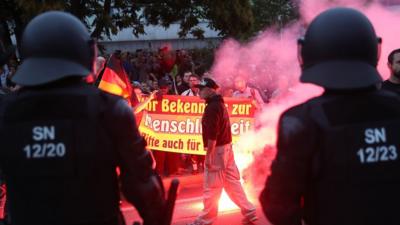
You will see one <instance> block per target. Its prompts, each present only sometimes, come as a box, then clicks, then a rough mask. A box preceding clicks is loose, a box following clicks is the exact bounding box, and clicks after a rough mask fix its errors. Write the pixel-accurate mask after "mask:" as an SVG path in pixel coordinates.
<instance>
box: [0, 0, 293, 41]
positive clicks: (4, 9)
mask: <svg viewBox="0 0 400 225" xmlns="http://www.w3.org/2000/svg"><path fill="white" fill-rule="evenodd" d="M48 10H64V11H67V12H70V13H72V14H73V15H75V16H77V17H78V18H79V19H80V20H81V21H82V22H84V23H85V25H86V26H87V27H88V28H89V29H90V31H91V35H92V37H94V38H104V37H110V36H111V35H112V34H116V33H117V32H118V31H119V30H121V29H123V28H128V27H129V28H133V35H135V36H138V35H139V34H143V33H144V26H145V25H149V24H151V25H162V26H164V27H168V26H170V25H171V24H174V23H177V24H180V31H179V36H180V37H185V36H187V35H188V34H191V35H193V36H195V37H197V38H202V37H203V35H204V31H203V30H202V29H201V27H200V26H199V25H200V24H201V23H203V22H206V23H207V24H208V26H209V27H210V28H211V29H215V30H217V31H219V32H220V35H221V36H222V37H227V36H228V37H234V38H237V39H246V38H248V37H249V36H250V35H251V34H252V33H253V32H254V31H257V30H260V29H262V28H263V27H264V26H271V25H274V24H277V21H278V22H280V23H282V24H285V23H286V22H288V21H290V20H292V19H293V18H295V17H296V10H295V7H294V6H293V4H292V3H291V1H289V0H164V1H152V0H137V1H132V0H30V1H26V0H1V1H0V31H1V32H0V34H1V40H3V42H4V43H5V44H6V45H9V44H11V39H10V36H11V35H13V34H15V35H16V39H17V44H18V43H19V40H20V37H21V34H22V31H23V29H24V27H25V26H26V25H27V23H28V22H29V21H30V20H31V19H32V18H33V17H35V16H36V15H38V14H40V13H42V12H44V11H48ZM61 30H62V28H60V31H61Z"/></svg>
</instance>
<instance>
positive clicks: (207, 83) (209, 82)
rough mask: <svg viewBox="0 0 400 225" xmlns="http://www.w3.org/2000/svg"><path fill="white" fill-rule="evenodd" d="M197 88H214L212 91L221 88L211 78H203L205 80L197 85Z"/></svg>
mask: <svg viewBox="0 0 400 225" xmlns="http://www.w3.org/2000/svg"><path fill="white" fill-rule="evenodd" d="M195 87H197V88H204V87H208V88H212V89H217V88H219V86H218V84H217V83H216V82H215V81H214V80H213V79H211V78H207V77H205V78H203V80H202V81H201V82H200V84H197V85H195Z"/></svg>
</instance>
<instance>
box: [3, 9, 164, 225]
mask: <svg viewBox="0 0 400 225" xmlns="http://www.w3.org/2000/svg"><path fill="white" fill-rule="evenodd" d="M95 50H96V45H95V42H94V41H93V40H92V39H91V37H90V34H89V33H88V30H87V29H86V27H85V26H84V25H83V24H82V23H81V22H80V21H79V20H78V19H77V18H75V17H74V16H72V15H70V14H67V13H64V12H56V11H53V12H46V13H43V14H41V15H39V16H37V17H35V18H34V19H33V20H32V21H31V22H30V23H29V24H28V25H27V27H26V29H25V31H24V34H23V36H22V47H21V51H22V57H23V62H22V65H21V66H20V67H19V69H18V71H17V73H16V75H15V76H14V77H13V81H14V82H15V83H17V84H19V85H22V86H23V87H24V88H23V89H22V90H21V91H20V93H18V94H10V96H8V97H7V98H6V99H5V101H4V102H3V103H2V105H1V106H0V141H1V149H0V168H1V170H3V172H4V174H5V177H6V182H7V185H8V196H7V197H8V200H9V203H10V205H9V207H10V209H9V211H10V215H11V222H12V224H14V225H21V224H23V225H30V224H41V225H49V224H52V225H54V224H102V225H103V224H104V225H106V224H107V225H116V224H119V218H118V215H120V211H119V200H120V196H119V185H118V180H119V178H120V182H121V188H122V191H123V194H124V196H125V197H126V199H127V200H128V201H129V202H130V203H132V204H133V205H134V206H135V207H136V209H137V210H138V211H139V214H140V215H141V217H142V218H143V220H144V224H149V225H150V224H157V225H158V224H161V222H160V221H161V219H162V216H161V214H162V213H163V209H164V205H165V201H164V192H163V186H162V183H160V182H159V179H157V175H156V173H155V172H154V170H153V160H152V157H151V155H150V154H149V152H148V151H147V150H146V149H145V145H146V143H145V141H144V140H143V138H142V137H141V136H140V135H139V133H138V129H137V127H136V123H135V118H134V115H133V112H132V110H131V108H130V107H128V105H127V104H126V102H125V101H124V100H123V99H122V98H120V97H118V96H114V95H111V94H107V93H105V92H102V91H100V90H98V89H97V88H95V87H93V86H91V85H87V84H86V83H85V82H84V81H83V79H84V78H85V77H86V76H87V75H89V74H90V73H92V68H93V63H94V60H95V58H96V52H95ZM117 167H119V168H120V171H121V172H120V176H119V177H118V175H117V173H116V168H117Z"/></svg>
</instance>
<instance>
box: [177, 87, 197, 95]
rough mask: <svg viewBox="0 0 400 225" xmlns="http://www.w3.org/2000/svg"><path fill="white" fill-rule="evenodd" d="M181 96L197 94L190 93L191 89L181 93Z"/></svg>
mask: <svg viewBox="0 0 400 225" xmlns="http://www.w3.org/2000/svg"><path fill="white" fill-rule="evenodd" d="M181 95H182V96H199V93H197V94H194V92H193V91H192V89H190V88H189V89H187V90H186V91H184V92H182V94H181Z"/></svg>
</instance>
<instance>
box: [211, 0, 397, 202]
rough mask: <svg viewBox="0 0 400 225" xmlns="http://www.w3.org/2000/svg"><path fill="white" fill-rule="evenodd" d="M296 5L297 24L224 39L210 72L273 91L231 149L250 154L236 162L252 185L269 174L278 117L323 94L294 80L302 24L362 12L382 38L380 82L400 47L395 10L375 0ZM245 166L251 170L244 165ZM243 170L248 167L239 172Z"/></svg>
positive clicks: (307, 0)
mask: <svg viewBox="0 0 400 225" xmlns="http://www.w3.org/2000/svg"><path fill="white" fill-rule="evenodd" d="M301 2H302V3H301V5H300V12H301V19H300V21H299V22H297V23H295V24H292V25H290V26H288V27H286V28H284V29H282V30H281V32H280V33H277V32H276V31H275V30H265V31H264V32H263V33H261V34H260V35H258V36H257V37H255V38H254V39H253V40H252V41H250V42H249V43H245V44H240V43H239V42H237V41H235V40H232V39H230V40H226V41H225V42H224V43H223V44H222V45H221V47H220V48H219V49H218V51H217V52H216V60H215V64H214V65H213V68H212V71H211V74H212V75H213V77H214V78H215V79H216V80H218V81H219V82H220V83H221V84H222V85H232V80H233V78H234V77H235V76H237V75H238V74H241V75H246V76H247V77H249V82H250V83H253V84H263V86H265V87H270V88H274V89H275V90H276V91H275V93H274V95H273V98H272V101H271V102H270V103H269V104H267V105H265V107H264V108H263V111H262V112H261V113H260V114H259V116H258V117H257V120H258V121H259V122H260V124H261V125H260V127H258V128H257V129H256V130H253V131H251V132H249V133H248V134H246V135H243V137H242V138H241V140H240V141H239V143H238V144H237V146H236V149H235V151H236V152H238V153H239V154H241V153H243V152H244V153H246V152H250V153H251V154H252V156H254V158H252V159H253V160H249V162H244V163H241V162H240V161H241V156H238V154H236V161H237V162H238V165H239V167H241V168H240V169H241V171H242V172H244V173H242V175H244V176H246V177H250V179H248V181H250V182H251V183H252V185H250V186H253V187H254V186H259V184H260V183H263V182H264V181H265V178H266V177H267V175H268V173H269V166H270V163H271V159H273V157H274V155H275V141H276V126H277V122H278V119H279V116H280V115H281V113H282V112H283V111H284V110H286V109H288V108H290V107H292V106H294V105H297V104H299V103H301V102H304V101H305V100H307V99H309V98H311V97H313V96H317V95H319V94H321V93H322V91H323V90H322V88H319V87H317V86H314V85H306V84H301V83H299V82H298V80H299V75H300V68H299V65H298V61H297V44H296V43H297V42H296V41H297V38H298V37H300V36H301V35H303V33H304V30H305V28H304V26H303V24H309V22H310V21H311V20H312V19H313V18H314V17H315V16H316V15H317V14H319V13H320V12H322V11H323V10H325V9H327V8H330V7H335V6H344V7H352V8H356V9H358V10H360V11H362V12H363V13H364V14H365V15H367V17H368V18H369V19H370V20H371V22H372V23H373V25H374V27H375V30H376V33H377V35H378V36H380V37H382V39H383V43H382V54H381V58H380V61H379V65H378V69H379V71H380V73H381V75H382V77H383V78H385V79H386V78H387V77H388V76H389V74H388V73H389V71H388V69H387V66H386V63H387V56H388V54H389V53H390V51H392V50H393V49H396V48H400V43H398V40H397V39H398V37H399V36H398V35H397V34H400V26H398V25H397V24H396V23H397V21H400V11H399V12H396V11H394V10H393V9H389V8H385V7H383V6H382V5H380V4H379V3H377V2H372V3H369V4H365V3H363V2H364V1H361V0H352V1H351V0H350V1H349V0H337V1H334V3H332V2H330V1H328V0H303V1H301ZM246 161H248V160H246ZM249 164H251V165H252V166H250V167H248V166H249ZM256 165H257V166H256ZM246 167H248V168H247V169H246V170H245V171H243V169H244V168H246ZM257 184H258V185H257ZM256 195H258V193H256Z"/></svg>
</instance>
